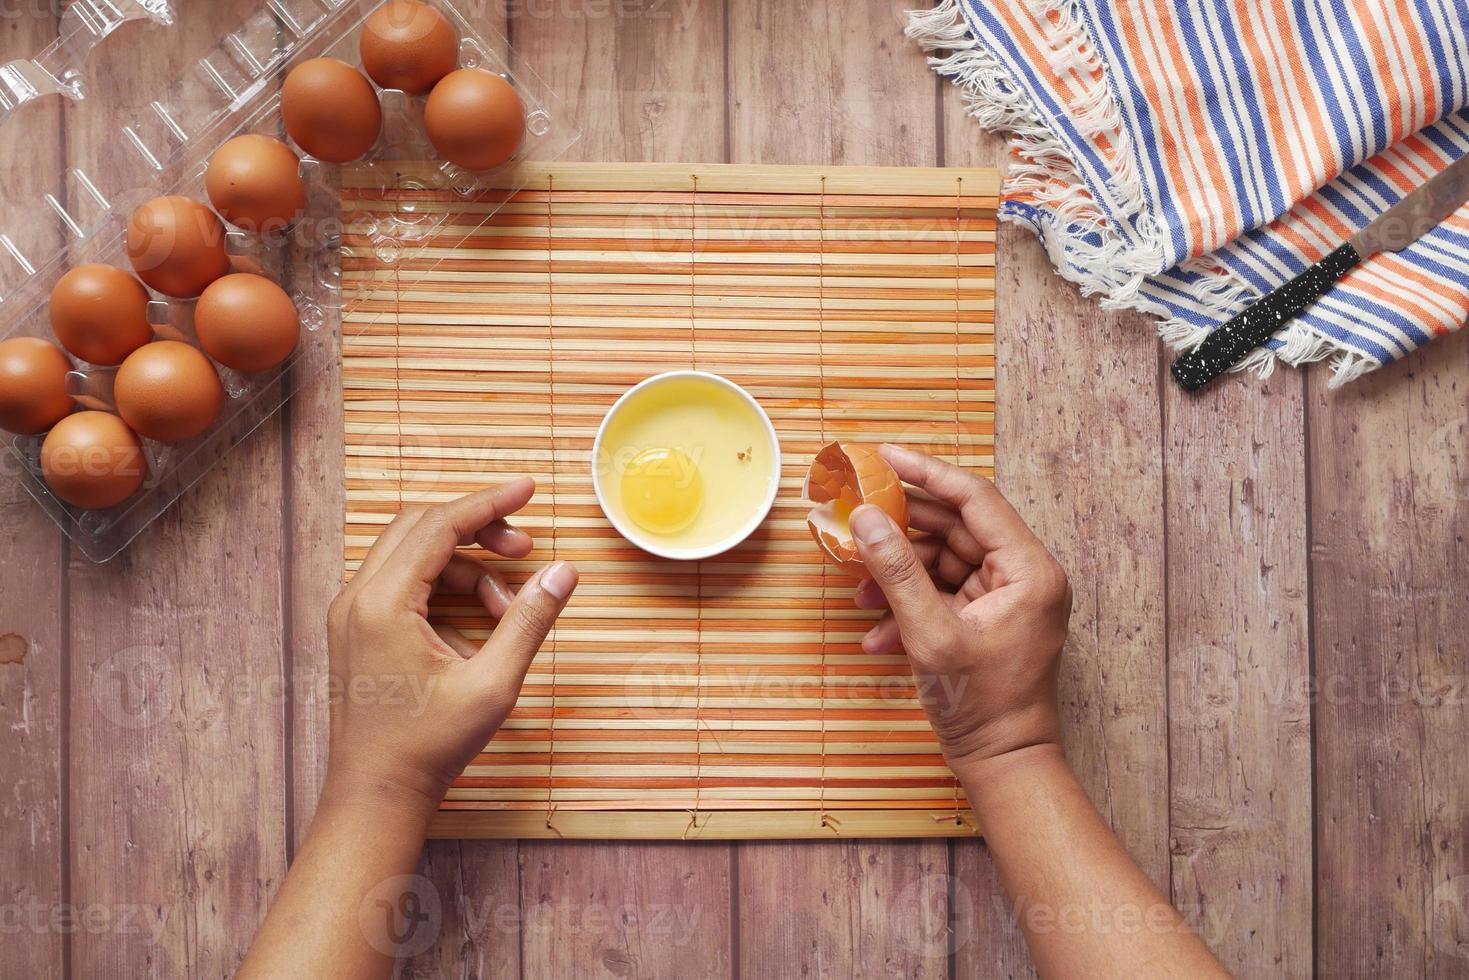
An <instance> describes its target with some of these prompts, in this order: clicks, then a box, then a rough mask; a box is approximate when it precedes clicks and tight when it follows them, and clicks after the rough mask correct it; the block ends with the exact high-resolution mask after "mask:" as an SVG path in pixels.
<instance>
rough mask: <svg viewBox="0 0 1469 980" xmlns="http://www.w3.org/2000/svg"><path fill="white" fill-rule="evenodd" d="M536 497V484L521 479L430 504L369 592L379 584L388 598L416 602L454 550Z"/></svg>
mask: <svg viewBox="0 0 1469 980" xmlns="http://www.w3.org/2000/svg"><path fill="white" fill-rule="evenodd" d="M535 492H536V483H535V481H534V480H532V479H531V478H530V477H527V476H523V477H519V478H518V479H515V480H511V481H510V482H509V483H504V484H501V485H500V486H495V487H489V488H487V489H485V490H480V491H478V492H477V493H471V494H468V495H466V496H463V497H459V498H458V499H456V500H451V501H449V502H448V503H443V504H435V505H434V506H432V507H430V508H429V509H428V510H427V511H425V512H424V514H423V516H421V517H420V518H419V519H418V521H417V523H415V524H414V525H413V527H411V528H409V530H408V533H407V534H405V535H403V539H402V541H401V543H399V545H398V547H397V548H396V549H395V550H394V551H393V553H392V555H391V557H390V558H389V559H388V560H387V561H385V562H384V563H383V566H382V570H381V571H380V572H379V573H378V574H377V575H376V576H375V577H374V578H375V581H374V582H373V586H374V588H378V587H379V583H378V582H377V581H376V580H377V579H381V580H382V582H381V588H382V589H383V590H384V592H385V593H386V594H388V595H395V596H399V597H406V596H415V597H419V596H421V594H422V593H423V592H424V590H425V589H426V588H429V587H432V585H433V583H434V582H435V580H437V579H438V577H439V573H440V572H442V571H443V570H444V566H446V565H447V564H448V563H449V559H450V557H452V556H453V554H454V549H455V548H458V547H460V546H461V545H466V544H469V543H470V542H472V541H473V540H474V536H475V535H476V534H478V533H479V531H480V530H481V529H482V528H485V527H488V526H489V525H490V524H492V523H494V522H495V521H496V520H498V519H500V518H503V517H505V516H507V515H509V514H513V513H515V512H516V511H518V510H520V509H521V508H522V507H524V506H525V505H526V504H527V503H528V502H529V501H530V498H531V495H532V494H534V493H535Z"/></svg>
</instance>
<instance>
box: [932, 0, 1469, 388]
mask: <svg viewBox="0 0 1469 980" xmlns="http://www.w3.org/2000/svg"><path fill="white" fill-rule="evenodd" d="M908 34H909V36H910V37H912V38H914V39H915V40H917V41H918V42H919V43H920V44H922V45H923V46H924V48H925V49H927V50H928V51H929V52H930V55H931V56H930V59H929V61H930V64H932V65H933V67H934V69H935V70H936V71H938V72H939V74H941V75H944V76H946V77H948V78H951V79H953V80H954V81H955V82H956V83H957V84H958V85H960V86H961V87H962V89H963V91H964V95H965V98H966V101H967V103H968V105H969V108H970V112H971V114H972V115H974V116H975V118H977V119H978V120H979V122H980V124H981V125H983V126H984V127H986V128H988V129H994V130H999V131H1003V132H1005V133H1007V134H1009V136H1010V138H1011V152H1012V160H1011V164H1010V169H1009V174H1008V177H1007V179H1006V187H1005V200H1004V203H1003V205H1002V211H1001V214H1002V216H1003V217H1004V218H1006V219H1008V220H1012V221H1017V222H1021V223H1024V224H1026V225H1029V226H1030V227H1031V228H1033V229H1034V230H1035V232H1036V234H1037V235H1039V236H1040V238H1041V240H1042V241H1043V242H1044V243H1045V246H1046V248H1047V250H1048V251H1049V253H1050V256H1051V258H1052V260H1053V261H1054V263H1055V264H1056V267H1057V269H1058V270H1059V271H1060V272H1061V273H1062V274H1063V275H1065V276H1066V277H1067V278H1068V279H1071V280H1073V281H1075V282H1077V283H1080V284H1081V286H1082V287H1083V289H1084V290H1085V291H1087V292H1089V293H1100V294H1101V295H1102V296H1103V297H1104V302H1105V303H1107V305H1112V306H1120V307H1128V308H1134V309H1141V310H1145V311H1148V312H1150V313H1154V314H1156V315H1158V316H1160V317H1162V323H1161V326H1160V331H1161V333H1162V335H1163V337H1164V339H1166V340H1167V341H1169V342H1170V343H1172V344H1173V345H1175V346H1179V347H1188V346H1192V345H1194V344H1197V343H1198V342H1199V341H1200V340H1201V339H1202V338H1203V337H1204V335H1205V334H1207V333H1208V331H1209V330H1211V329H1213V328H1214V327H1216V326H1217V325H1219V324H1220V323H1222V322H1223V321H1225V320H1227V319H1228V318H1229V317H1230V316H1232V315H1233V314H1235V313H1237V312H1238V311H1239V310H1240V309H1242V308H1243V307H1244V306H1246V305H1247V304H1249V303H1250V302H1252V301H1254V300H1255V299H1256V298H1258V297H1260V296H1262V295H1264V294H1265V293H1267V292H1269V291H1270V290H1272V289H1274V288H1275V287H1276V286H1279V285H1281V284H1282V283H1284V282H1286V281H1287V280H1289V279H1291V278H1292V277H1293V276H1295V275H1296V274H1297V273H1298V272H1300V271H1302V270H1303V269H1305V268H1306V267H1307V266H1308V265H1310V264H1311V263H1312V262H1314V261H1316V260H1317V259H1319V258H1321V257H1322V256H1323V255H1325V254H1326V253H1328V252H1330V251H1331V250H1332V249H1334V248H1335V247H1336V246H1337V245H1339V244H1341V243H1342V242H1343V241H1344V240H1346V239H1347V238H1349V237H1350V236H1351V235H1352V233H1353V232H1355V231H1356V230H1357V229H1358V228H1361V227H1362V226H1363V225H1365V224H1367V222H1369V221H1370V220H1371V219H1372V218H1373V217H1375V216H1376V215H1377V214H1379V213H1381V212H1382V211H1383V210H1384V209H1385V208H1387V207H1389V206H1390V205H1392V204H1393V203H1394V202H1395V201H1397V200H1398V199H1399V198H1400V197H1402V196H1403V195H1404V194H1405V193H1407V192H1408V191H1410V190H1412V189H1413V188H1414V187H1416V186H1417V185H1418V184H1420V183H1422V182H1423V181H1424V180H1426V179H1427V178H1428V177H1430V176H1431V175H1432V174H1434V173H1436V172H1437V171H1439V170H1440V169H1442V168H1443V167H1445V166H1447V165H1448V164H1449V163H1451V162H1453V161H1454V160H1456V159H1457V158H1458V157H1459V156H1461V155H1462V154H1464V153H1465V152H1469V109H1466V106H1469V0H942V2H940V3H939V5H938V6H937V7H935V8H933V9H930V10H918V11H912V12H911V13H910V14H909V22H908ZM1466 318H1469V207H1466V208H1464V209H1461V210H1460V211H1459V212H1458V213H1457V214H1456V215H1455V216H1454V217H1452V218H1451V219H1449V220H1448V221H1446V222H1444V224H1442V225H1441V226H1439V227H1438V228H1437V229H1436V230H1434V231H1433V232H1431V233H1430V234H1428V235H1427V236H1425V237H1424V238H1422V239H1421V240H1420V241H1418V242H1417V243H1416V244H1414V245H1412V246H1409V247H1408V248H1407V249H1405V250H1403V251H1402V252H1399V253H1397V254H1389V253H1384V254H1382V255H1379V256H1375V257H1373V258H1372V259H1370V260H1368V261H1367V262H1365V263H1363V264H1362V265H1360V266H1358V267H1357V268H1356V269H1354V270H1353V271H1352V272H1351V273H1349V274H1348V275H1347V277H1346V278H1344V279H1343V280H1342V281H1341V282H1340V283H1338V284H1337V285H1336V286H1335V287H1334V288H1333V289H1331V290H1330V291H1329V292H1328V293H1327V294H1326V295H1325V296H1324V297H1322V299H1321V300H1319V301H1318V302H1317V303H1315V304H1314V305H1313V306H1312V307H1311V308H1310V309H1308V310H1307V311H1306V313H1305V314H1304V315H1302V316H1301V317H1299V318H1297V319H1296V320H1294V321H1292V322H1291V323H1289V324H1288V325H1287V326H1286V327H1285V328H1283V329H1282V330H1281V331H1280V332H1279V333H1278V334H1277V335H1276V336H1275V338H1274V339H1273V340H1271V341H1270V343H1269V345H1268V347H1262V348H1260V349H1259V350H1257V351H1255V352H1254V354H1253V355H1252V356H1251V357H1250V358H1248V359H1247V360H1246V361H1245V363H1244V365H1242V366H1245V367H1254V368H1256V369H1258V370H1259V371H1260V372H1261V373H1262V374H1268V373H1269V371H1270V370H1271V369H1272V368H1273V367H1274V365H1275V363H1276V362H1277V361H1285V362H1286V363H1288V364H1301V363H1304V362H1307V361H1315V360H1321V359H1324V358H1331V359H1332V361H1333V364H1334V369H1335V373H1334V376H1333V378H1332V384H1333V386H1335V385H1337V384H1341V383H1343V382H1345V381H1349V380H1351V379H1353V378H1356V377H1359V376H1361V375H1362V374H1364V373H1366V372H1368V371H1371V370H1373V369H1374V368H1377V367H1380V366H1381V365H1383V364H1386V363H1388V362H1389V361H1393V360H1396V359H1397V358H1399V357H1403V356H1404V355H1406V354H1408V353H1409V352H1410V351H1413V350H1415V349H1417V348H1418V347H1420V346H1422V345H1424V344H1426V343H1427V342H1428V341H1430V340H1432V339H1433V338H1434V337H1437V336H1440V335H1442V334H1445V333H1449V332H1451V331H1454V330H1457V329H1458V328H1459V327H1460V326H1461V325H1462V324H1463V323H1464V322H1465V320H1466Z"/></svg>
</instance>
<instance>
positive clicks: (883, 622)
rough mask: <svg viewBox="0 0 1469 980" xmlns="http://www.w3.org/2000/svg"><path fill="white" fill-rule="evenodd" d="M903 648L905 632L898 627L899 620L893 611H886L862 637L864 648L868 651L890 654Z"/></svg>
mask: <svg viewBox="0 0 1469 980" xmlns="http://www.w3.org/2000/svg"><path fill="white" fill-rule="evenodd" d="M902 648H903V634H902V631H901V630H899V629H898V621H897V620H896V619H895V618H893V614H892V613H885V614H884V615H883V617H882V619H879V620H878V621H877V625H876V626H874V627H872V629H870V630H868V631H867V635H866V636H864V637H862V649H863V651H864V652H866V653H873V654H879V655H880V654H889V653H897V652H898V651H899V650H901V649H902Z"/></svg>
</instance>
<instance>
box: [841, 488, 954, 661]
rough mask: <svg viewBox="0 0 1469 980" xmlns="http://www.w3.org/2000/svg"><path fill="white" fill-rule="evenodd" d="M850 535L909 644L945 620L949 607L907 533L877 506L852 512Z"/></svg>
mask: <svg viewBox="0 0 1469 980" xmlns="http://www.w3.org/2000/svg"><path fill="white" fill-rule="evenodd" d="M851 526H852V535H853V537H854V538H855V539H856V541H857V552H858V554H860V555H861V556H862V562H863V564H865V565H866V566H867V574H869V575H871V576H872V578H873V580H874V581H875V582H877V584H878V586H879V587H881V589H882V592H883V595H885V596H887V597H888V605H890V606H891V607H892V610H893V614H894V615H895V616H896V617H897V620H898V625H899V626H900V627H901V628H902V630H903V635H904V636H905V637H906V638H907V640H908V643H909V645H910V646H912V645H914V644H915V643H917V642H920V641H921V640H922V639H923V638H925V637H928V636H929V635H930V634H931V633H932V632H933V631H934V629H935V627H937V626H939V625H941V624H943V623H944V622H946V621H947V618H948V616H949V609H948V607H947V606H946V605H945V604H944V601H943V597H942V596H940V595H939V590H938V588H937V587H936V586H935V585H934V584H933V579H932V578H931V577H930V576H929V574H928V569H927V568H925V567H924V566H923V562H921V561H919V560H918V555H917V553H915V552H914V550H913V544H912V542H910V541H909V540H908V536H907V535H906V534H904V533H902V531H900V530H899V529H898V525H896V524H894V523H893V519H892V518H891V517H888V515H887V514H886V513H885V512H884V511H883V510H882V509H881V508H879V507H874V506H872V505H871V504H863V505H862V506H861V507H858V508H857V509H856V510H854V511H853V512H852V518H851Z"/></svg>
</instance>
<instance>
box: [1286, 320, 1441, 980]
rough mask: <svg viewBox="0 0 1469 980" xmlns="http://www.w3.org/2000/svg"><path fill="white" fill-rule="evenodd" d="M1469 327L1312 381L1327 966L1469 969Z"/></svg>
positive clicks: (1377, 971) (1330, 972) (1320, 941)
mask: <svg viewBox="0 0 1469 980" xmlns="http://www.w3.org/2000/svg"><path fill="white" fill-rule="evenodd" d="M1466 341H1469V334H1466V333H1460V334H1457V335H1455V336H1453V337H1448V338H1444V339H1443V340H1439V341H1436V342H1435V343H1434V344H1433V345H1432V347H1430V348H1429V349H1427V350H1424V351H1422V352H1420V354H1419V355H1415V356H1414V357H1412V358H1409V359H1408V360H1407V361H1406V362H1403V363H1399V364H1395V365H1392V366H1390V367H1387V368H1383V369H1382V370H1381V371H1379V372H1376V373H1374V374H1371V375H1368V376H1367V377H1366V378H1363V379H1362V380H1361V381H1357V382H1354V383H1353V384H1352V385H1350V386H1348V387H1347V388H1345V389H1342V390H1339V391H1328V390H1327V389H1326V386H1325V381H1326V375H1325V372H1321V373H1319V374H1317V375H1316V376H1314V377H1313V378H1312V379H1311V385H1310V387H1309V390H1308V393H1307V397H1308V399H1309V401H1308V404H1309V411H1310V422H1311V427H1310V435H1311V454H1310V464H1311V474H1312V475H1311V513H1312V520H1311V533H1312V539H1313V547H1312V551H1311V572H1312V582H1311V595H1312V599H1313V605H1314V608H1315V610H1316V617H1315V626H1314V636H1313V643H1312V650H1313V653H1314V657H1315V667H1316V674H1315V685H1314V687H1313V688H1312V693H1313V695H1314V703H1315V712H1316V714H1315V717H1316V738H1315V745H1316V767H1315V775H1316V793H1317V812H1316V851H1317V854H1318V855H1319V864H1318V866H1317V868H1316V881H1315V884H1316V901H1317V904H1318V909H1317V930H1318V931H1317V933H1316V942H1315V947H1316V963H1317V969H1318V972H1319V973H1320V975H1321V976H1331V977H1347V976H1351V977H1365V976H1423V977H1450V976H1463V975H1464V970H1465V965H1466V963H1469V925H1466V923H1469V877H1466V874H1469V837H1466V835H1469V790H1466V787H1469V756H1466V754H1465V750H1464V732H1465V730H1466V727H1469V725H1466V723H1469V660H1466V656H1465V655H1466V652H1469V628H1466V626H1465V623H1466V622H1469V588H1466V586H1465V582H1466V581H1469V425H1466V422H1465V413H1464V404H1465V399H1466V397H1469V343H1466Z"/></svg>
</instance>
